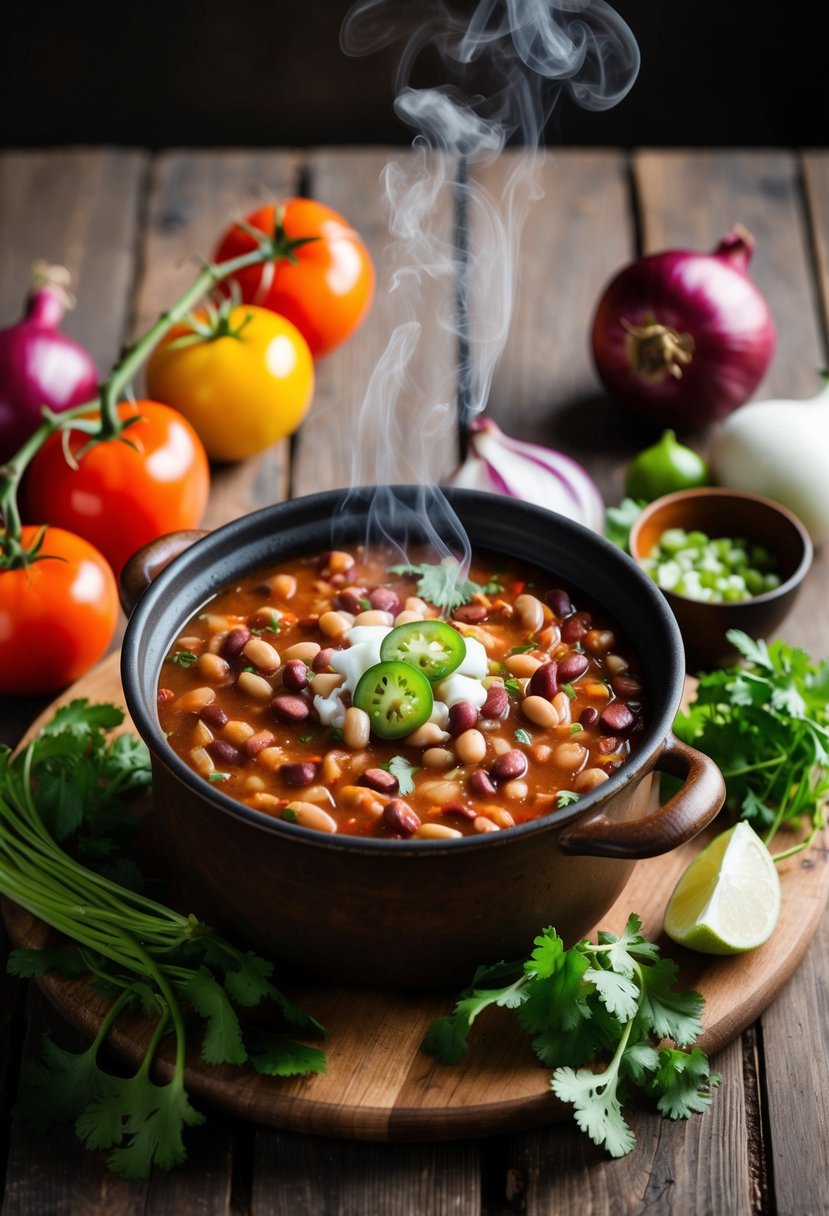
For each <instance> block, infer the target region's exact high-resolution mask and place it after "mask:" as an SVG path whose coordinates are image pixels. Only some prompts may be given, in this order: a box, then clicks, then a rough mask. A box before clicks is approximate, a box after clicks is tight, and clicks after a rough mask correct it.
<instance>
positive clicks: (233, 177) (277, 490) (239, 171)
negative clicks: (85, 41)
mask: <svg viewBox="0 0 829 1216" xmlns="http://www.w3.org/2000/svg"><path fill="white" fill-rule="evenodd" d="M299 181H300V160H299V157H298V156H297V155H295V154H294V153H291V152H287V151H286V152H257V151H256V150H254V149H252V150H250V151H247V152H237V151H211V152H168V153H164V154H163V155H161V156H159V157H158V158H157V159H156V160H155V162H154V164H153V171H152V177H151V184H150V192H149V202H148V209H147V223H146V229H145V234H144V240H143V242H142V246H141V265H142V268H143V273H142V275H141V279H140V282H139V286H138V289H137V293H136V298H135V305H134V309H133V334H134V335H139V334H141V333H143V332H145V331H146V330H147V329H148V328H149V326H150V325H151V324H152V323H153V321H154V320H155V319H156V317H157V316H158V315H159V313H160V312H162V311H163V310H164V309H165V308H167V307H168V306H169V305H170V304H171V303H172V302H173V301H174V300H175V299H176V298H177V297H178V296H179V295H180V294H181V293H182V292H183V291H184V290H185V289H186V288H187V287H188V286H189V284H190V283H191V282H192V280H193V278H194V277H195V275H196V274H197V273H198V269H199V264H200V262H201V261H202V260H204V259H205V258H210V257H211V256H212V254H213V251H214V249H215V247H216V243H217V241H218V239H219V237H220V235H221V234H222V233H223V232H224V231H225V230H226V228H227V227H228V226H229V225H230V224H231V223H232V222H233V220H234V219H241V218H243V217H244V216H245V215H246V214H248V213H249V212H250V211H251V210H253V209H254V208H255V207H257V206H260V205H261V204H262V203H263V202H268V201H271V200H272V199H280V198H285V197H290V196H292V195H294V194H296V193H297V191H298V188H299ZM136 389H137V391H138V392H141V391H142V385H141V383H140V381H139V384H138V385H137V386H136ZM228 409H230V410H231V411H232V403H228ZM288 461H289V443H288V441H287V440H286V441H285V442H283V443H278V444H274V445H273V446H272V447H270V448H268V449H267V450H266V451H265V452H262V453H261V454H260V455H258V456H255V457H252V458H251V459H250V460H245V461H242V462H240V463H239V464H235V465H214V466H213V468H212V470H211V493H210V501H209V504H208V509H207V513H206V515H205V519H204V521H203V526H204V527H206V528H215V527H218V526H219V525H221V524H223V523H228V522H229V521H230V520H232V519H237V518H238V517H239V516H240V515H245V514H246V513H247V512H249V511H252V510H255V509H256V508H257V507H260V506H265V505H267V504H268V503H273V502H279V501H280V500H281V499H283V498H284V497H285V495H286V493H287V488H288Z"/></svg>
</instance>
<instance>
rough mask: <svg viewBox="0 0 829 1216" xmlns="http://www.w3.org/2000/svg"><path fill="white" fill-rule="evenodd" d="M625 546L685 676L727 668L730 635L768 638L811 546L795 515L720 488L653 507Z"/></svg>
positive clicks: (794, 591)
mask: <svg viewBox="0 0 829 1216" xmlns="http://www.w3.org/2000/svg"><path fill="white" fill-rule="evenodd" d="M629 544H630V552H631V555H632V557H633V559H634V561H636V562H637V563H638V564H639V565H640V566H641V567H642V569H643V570H644V571H645V572H646V573H647V574H649V575H650V577H651V578H652V579H653V580H654V582H655V583H656V584H657V586H658V587H659V588H660V590H661V591H662V592H663V594H664V596H665V598H666V599H667V601H668V603H669V604H670V606H671V608H672V610H673V613H674V616H675V617H676V619H677V622H678V624H679V627H680V630H681V631H682V638H683V641H684V643H685V651H686V664H687V667H688V669H689V670H696V669H697V668H700V667H709V666H716V665H717V664H720V663H726V662H733V661H734V659H735V658H736V652H735V651H734V648H733V647H732V646H731V644H730V643H729V641H728V639H727V636H726V635H727V633H728V631H729V630H730V629H739V630H742V631H743V632H745V633H748V634H749V635H750V636H752V637H756V638H767V637H769V636H770V635H771V634H772V633H773V631H774V630H775V629H777V628H778V626H779V625H780V624H781V622H782V621H783V620H784V618H785V617H786V616H787V614H788V613H789V611H790V610H791V608H792V605H793V604H794V601H795V599H796V597H797V595H798V593H799V591H800V588H801V586H802V584H803V581H804V579H805V578H806V575H807V574H808V572H809V568H810V566H811V563H812V542H811V540H810V538H809V534H808V532H807V531H806V528H805V527H804V525H803V524H802V523H801V521H800V520H799V519H798V518H797V516H796V515H794V514H793V513H792V512H791V511H789V510H788V509H787V508H786V507H783V506H781V504H780V503H777V502H773V501H772V500H771V499H769V498H762V497H760V496H759V495H757V494H746V493H743V492H741V491H738V490H730V489H725V488H719V487H705V488H703V489H695V490H680V491H678V492H677V493H675V494H666V495H665V496H664V497H662V498H657V499H655V500H654V501H653V502H651V503H649V504H648V505H647V506H646V507H645V508H644V510H643V511H642V513H641V515H639V517H638V518H637V520H636V522H635V524H634V526H633V528H632V529H631V533H630V542H629Z"/></svg>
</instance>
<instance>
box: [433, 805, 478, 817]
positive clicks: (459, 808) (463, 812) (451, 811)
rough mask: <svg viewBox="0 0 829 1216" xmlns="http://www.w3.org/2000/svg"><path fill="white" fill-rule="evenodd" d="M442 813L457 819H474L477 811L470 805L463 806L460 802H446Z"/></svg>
mask: <svg viewBox="0 0 829 1216" xmlns="http://www.w3.org/2000/svg"><path fill="white" fill-rule="evenodd" d="M442 810H443V814H444V815H454V816H455V817H456V818H457V819H469V820H472V819H475V818H477V815H478V812H477V811H476V810H475V809H474V808H473V807H471V806H464V805H463V803H462V802H447V804H446V806H445V807H443V808H442Z"/></svg>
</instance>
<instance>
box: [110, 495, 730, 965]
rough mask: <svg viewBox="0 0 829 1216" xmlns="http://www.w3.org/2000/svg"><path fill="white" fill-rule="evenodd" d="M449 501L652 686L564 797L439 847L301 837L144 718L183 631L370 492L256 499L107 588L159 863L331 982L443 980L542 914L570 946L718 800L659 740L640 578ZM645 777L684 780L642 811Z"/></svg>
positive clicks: (252, 939) (483, 509)
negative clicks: (615, 744) (549, 808)
mask: <svg viewBox="0 0 829 1216" xmlns="http://www.w3.org/2000/svg"><path fill="white" fill-rule="evenodd" d="M396 493H397V494H398V495H399V496H400V497H401V498H402V499H403V500H405V501H407V502H409V503H414V502H415V498H416V495H417V491H416V489H415V488H412V487H398V488H397V490H396ZM447 495H448V497H449V499H450V500H451V502H452V504H453V506H454V508H455V510H456V511H457V513H458V515H459V517H460V519H461V521H462V522H463V525H464V527H465V528H466V531H467V533H468V535H469V538H470V540H471V542H472V544H473V546H475V547H478V548H483V549H488V550H491V551H494V552H496V553H499V554H503V555H506V556H508V557H511V558H517V559H518V560H519V561H520V560H524V561H527V562H531V563H533V564H534V565H536V566H541V567H542V568H543V569H544V570H548V571H550V573H551V574H552V576H553V577H554V579H555V581H556V582H561V583H564V584H565V585H566V586H569V587H570V588H572V589H574V590H575V591H576V592H579V591H581V592H582V593H583V594H584V595H585V596H586V597H589V598H590V599H592V600H594V601H597V602H598V603H599V604H602V605H604V606H605V607H606V608H607V610H608V612H609V614H610V615H611V616H612V617H613V618H614V619H615V620H616V622H618V624H619V626H620V627H621V628H622V630H623V632H624V633H625V634H626V636H627V639H628V641H629V643H630V645H631V647H632V649H633V650H634V651H635V652H636V653H637V654H638V655H639V656H640V659H641V662H642V674H643V678H644V680H645V683H646V686H647V688H648V690H649V704H650V714H649V722H648V725H647V728H646V731H645V733H644V735H643V737H642V740H641V743H640V745H639V747H638V749H637V751H636V753H635V755H634V756H633V757H632V758H631V759H630V760H629V761H628V762H627V763H626V764H625V765H623V766H622V767H621V768H620V769H619V770H618V771H617V772H616V773H614V774H613V776H612V777H611V778H610V780H609V781H607V782H606V783H605V784H603V785H602V786H600V787H599V788H598V789H596V790H594V791H593V792H592V793H590V794H588V795H585V796H584V797H583V798H582V800H581V801H580V802H578V803H576V804H574V805H573V806H571V807H568V808H567V809H565V810H563V811H561V812H558V813H557V814H554V815H552V816H549V817H547V818H544V819H540V820H537V821H535V822H532V823H527V824H524V825H521V826H519V827H516V828H512V829H509V830H508V831H503V832H498V833H495V832H492V833H487V834H486V835H482V836H478V837H471V838H470V837H464V838H459V839H452V840H444V841H439V840H369V839H362V838H357V837H350V836H340V835H328V834H323V833H320V832H315V831H312V830H309V829H304V828H301V827H298V826H297V825H295V824H288V823H285V822H284V821H282V820H276V819H273V818H270V817H268V816H267V815H264V814H262V813H260V812H257V811H253V810H250V809H249V808H247V807H245V806H242V805H241V804H240V803H238V802H234V801H233V800H232V799H230V798H228V797H227V796H226V795H224V794H223V793H222V792H221V790H219V789H217V788H216V787H215V786H212V785H210V784H209V783H208V782H206V781H204V779H203V778H201V777H199V776H197V775H196V774H195V773H194V772H192V771H191V770H190V769H189V768H188V767H187V766H186V765H185V763H184V762H183V761H182V760H180V759H179V758H178V757H177V756H176V755H175V754H174V753H173V751H172V750H171V749H170V748H169V747H168V745H167V742H166V740H165V737H164V734H163V732H162V731H161V729H160V728H159V724H158V718H157V715H156V690H157V687H158V679H159V672H160V669H161V664H162V662H163V660H164V656H165V655H166V653H167V651H168V648H169V646H170V645H171V643H172V641H173V639H174V638H175V636H176V635H177V633H178V631H179V630H180V628H181V626H182V625H183V624H184V623H185V622H186V621H187V620H188V619H189V618H190V616H192V614H193V613H194V612H196V611H197V610H198V608H199V607H200V606H201V605H203V604H204V603H205V601H206V600H207V599H209V598H210V597H211V596H212V595H213V594H214V593H215V592H216V591H218V590H219V589H220V588H222V587H224V586H226V585H227V584H230V583H232V582H233V580H234V579H235V578H237V577H238V576H239V575H240V574H241V573H242V572H245V571H248V570H251V569H255V568H257V567H261V566H263V565H268V564H271V563H276V562H278V561H281V560H283V559H284V558H287V557H289V556H291V555H294V554H298V553H314V552H319V551H322V550H325V549H326V548H330V547H331V546H332V532H331V528H332V519H336V524H337V532H336V543H337V545H338V546H340V545H342V544H343V543H345V542H346V541H347V540H348V539H349V538H350V539H351V540H352V541H359V540H363V539H364V537H365V528H366V516H367V512H368V506H369V503H370V500H371V491H370V490H363V491H359V492H357V494H356V496H355V495H354V494H352V496H351V498H350V500H349V515H348V517H347V518H344V517H343V515H342V513H341V511H340V506H341V503H342V499H343V492H339V491H335V492H329V493H323V494H317V495H312V496H309V497H307V498H301V499H297V500H294V501H293V502H288V503H281V504H278V505H276V506H273V507H267V508H265V509H264V510H262V511H257V512H255V513H254V514H252V515H248V516H245V517H244V518H242V519H239V520H237V521H235V522H234V523H231V524H229V525H227V526H226V527H223V528H220V529H218V530H217V531H215V532H212V533H209V534H207V535H205V536H204V537H203V538H202V539H199V540H198V541H197V542H196V543H195V544H192V547H190V548H187V549H186V551H185V552H183V553H181V555H180V556H178V557H176V558H175V560H173V561H172V562H171V563H170V564H169V565H166V566H165V563H166V562H168V561H169V559H170V557H171V555H172V553H174V552H175V551H176V550H177V549H179V548H181V546H182V545H183V544H186V543H187V542H188V541H192V539H193V537H192V535H190V536H187V537H181V536H180V535H178V536H174V537H173V538H168V539H165V540H164V541H162V542H160V543H158V544H156V545H155V546H149V547H148V549H147V550H142V551H141V553H140V554H138V555H136V557H135V558H134V559H133V561H132V562H131V563H130V564H129V566H128V567H127V569H126V571H125V574H124V577H123V581H122V585H123V598H124V602H125V607H126V608H127V611H128V613H129V612H130V610H132V615H131V619H130V622H129V626H128V628H127V633H126V637H125V639H124V645H123V654H122V667H121V670H122V680H123V685H124V692H125V695H126V700H127V705H128V707H129V711H130V714H131V716H132V719H133V721H134V723H135V725H136V728H137V729H138V731H139V733H140V734H141V736H142V737H143V739H144V740H145V742H146V743H147V745H148V746H149V748H150V752H151V754H152V761H153V771H154V798H155V804H156V807H157V810H158V819H159V825H160V830H161V833H162V836H163V841H164V844H165V848H166V850H167V853H168V855H169V859H170V861H171V862H172V864H173V865H174V866H175V867H177V868H178V870H179V871H180V873H181V875H182V876H183V878H184V879H185V880H186V884H187V886H188V887H189V888H191V889H192V890H193V891H194V893H195V894H196V895H197V896H198V897H199V899H200V900H202V901H203V903H204V904H205V906H206V907H207V908H209V909H212V910H213V912H214V914H215V915H216V916H217V917H220V918H221V919H222V920H223V921H226V922H227V923H228V924H230V925H231V926H233V927H234V928H235V929H236V930H237V931H238V933H239V935H240V936H241V937H242V938H243V939H244V940H245V941H246V942H249V943H251V944H252V945H254V946H256V947H258V948H259V949H261V950H264V951H267V952H268V953H270V954H271V955H273V956H276V957H277V958H282V959H286V960H290V961H292V962H295V963H298V964H300V965H301V966H303V967H307V968H309V969H310V970H311V971H314V972H318V973H320V974H321V975H323V976H326V977H328V978H330V979H333V980H335V981H338V982H355V983H361V984H383V983H391V984H399V985H407V986H419V985H429V984H442V983H452V984H459V983H463V982H465V981H467V980H469V979H470V978H471V975H472V972H473V971H474V968H475V967H476V966H477V965H478V964H481V963H488V962H497V961H498V960H500V959H513V958H519V957H521V956H523V955H526V953H527V951H528V950H529V949H530V948H531V946H532V940H533V937H534V936H535V935H536V934H537V933H538V932H540V930H541V929H542V928H543V927H544V926H546V925H553V926H555V928H556V929H557V930H558V931H559V933H561V934H562V936H563V937H564V939H565V941H567V942H572V941H574V940H576V939H577V938H578V937H580V936H582V935H584V934H585V933H586V932H588V931H589V930H590V929H591V928H593V927H594V926H595V925H596V924H597V922H598V921H599V920H600V919H601V917H602V915H603V914H604V913H605V912H606V911H607V909H608V908H609V907H610V906H611V905H612V904H613V903H614V902H615V900H616V898H617V897H618V895H619V894H620V892H621V891H622V889H623V888H624V886H625V884H626V883H627V881H628V879H629V878H630V875H631V872H632V870H633V866H634V864H635V859H636V858H638V857H650V856H654V855H656V854H659V853H665V852H668V851H669V850H670V849H673V848H675V847H676V846H677V845H679V844H681V843H682V842H684V841H686V840H689V839H690V838H691V837H693V836H694V835H696V833H697V832H699V831H700V830H701V829H702V828H704V827H705V826H706V825H707V824H708V823H709V822H710V821H711V820H712V819H713V817H714V816H715V815H716V813H717V811H718V810H719V808H720V806H721V805H722V802H723V798H724V787H723V782H722V777H721V775H720V773H719V771H718V769H717V768H716V766H715V765H714V764H713V763H712V762H711V761H710V760H708V759H707V758H706V757H705V756H703V755H701V754H700V753H699V752H696V751H695V750H694V749H693V748H690V747H687V746H686V745H685V744H683V743H681V742H679V741H678V740H676V739H675V738H674V736H673V735H672V734H671V725H672V722H673V719H674V715H675V714H676V711H677V708H678V706H679V703H680V698H681V694H682V690H683V679H684V660H683V650H682V641H681V638H680V634H679V630H678V629H677V626H676V622H675V621H674V618H673V615H672V613H671V611H670V609H669V608H668V606H667V604H666V603H665V600H664V598H663V597H662V595H661V594H660V592H659V591H658V590H657V588H656V587H655V586H654V584H653V583H652V582H651V580H650V579H649V578H648V577H647V576H646V575H645V574H643V573H642V571H641V570H640V569H639V568H638V567H637V566H636V565H635V563H634V562H632V561H631V560H630V559H629V558H628V557H627V556H626V555H624V554H623V553H622V552H621V551H620V550H619V549H617V548H615V547H614V546H613V545H611V544H609V543H608V542H607V541H606V540H604V539H603V538H602V537H600V536H598V535H596V534H595V533H592V532H589V531H587V530H586V529H585V528H583V527H581V526H580V525H578V524H575V523H572V522H571V521H569V520H567V519H564V518H562V517H560V516H558V515H554V514H552V513H550V512H547V511H544V510H541V509H539V508H537V507H533V506H529V505H527V504H525V503H520V502H516V501H514V500H509V499H505V498H502V497H500V496H495V495H489V494H481V493H478V492H476V491H469V490H455V491H447ZM159 567H164V568H162V569H161V570H160V572H158V571H159ZM153 576H154V577H153ZM151 580H152V581H151ZM148 583H149V584H150V585H149V586H147V589H146V590H144V591H143V594H142V593H141V592H142V589H143V588H144V586H145V585H146V584H148ZM136 601H137V602H136ZM657 771H662V772H669V773H672V774H674V775H676V776H679V777H681V778H683V782H684V783H683V786H682V788H681V790H680V791H679V793H678V794H676V796H675V797H674V798H672V799H671V801H670V802H668V803H667V804H666V805H665V806H663V807H662V808H661V809H659V810H654V809H653V807H652V805H651V804H650V798H649V795H650V790H651V783H652V776H653V774H654V773H655V772H657ZM631 911H635V909H631Z"/></svg>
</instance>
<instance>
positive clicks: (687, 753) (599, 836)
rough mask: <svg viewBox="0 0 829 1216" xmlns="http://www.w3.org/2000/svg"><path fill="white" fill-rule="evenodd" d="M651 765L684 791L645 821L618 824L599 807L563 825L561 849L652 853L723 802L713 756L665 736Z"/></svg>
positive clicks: (686, 833)
mask: <svg viewBox="0 0 829 1216" xmlns="http://www.w3.org/2000/svg"><path fill="white" fill-rule="evenodd" d="M653 768H654V769H655V770H657V771H662V772H665V773H670V774H671V776H673V777H681V778H682V779H683V784H682V789H680V790H678V791H677V793H676V794H674V796H673V798H670V799H669V800H668V802H666V803H665V805H664V806H660V807H659V808H658V809H657V810H656V811H654V812H653V813H652V814H650V815H646V816H645V818H644V819H634V820H630V821H627V822H624V821H622V822H618V821H614V820H613V819H610V818H608V816H607V815H606V814H605V812H604V811H603V810H598V811H597V812H596V813H595V814H594V815H590V816H588V818H587V819H585V820H582V821H581V822H577V823H575V824H573V826H572V827H570V828H564V830H563V831H562V832H561V834H560V835H559V844H560V845H561V849H562V852H564V853H573V854H577V855H586V854H589V855H590V856H592V857H629V858H636V857H656V856H658V855H659V854H660V853H668V852H670V850H671V849H675V848H676V847H677V845H680V844H684V843H685V841H686V840H691V839H692V838H693V837H694V836H696V834H697V833H698V832H701V831H702V829H703V828H704V827H707V826H708V824H709V823H710V822H711V820H712V819H713V818H714V816H715V815H716V814H717V812H718V811H719V810H720V808H721V807H722V805H723V803H724V802H725V782H724V781H723V777H722V773H721V772H720V770H719V769H718V768H717V766H716V764H715V763H714V761H713V760H710V759H709V758H708V756H705V755H703V753H702V752H699V751H697V750H696V748H694V747H689V746H688V744H687V743H683V742H682V741H681V740H680V739H677V738H676V736H675V735H673V734H669V735H668V738H667V739H666V740H665V747H664V749H663V751H662V752H661V753H660V754H659V755H658V756H657V757H656V759H655V761H654V764H653Z"/></svg>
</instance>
